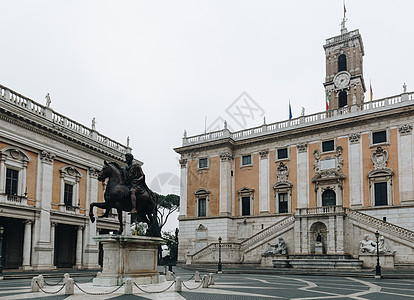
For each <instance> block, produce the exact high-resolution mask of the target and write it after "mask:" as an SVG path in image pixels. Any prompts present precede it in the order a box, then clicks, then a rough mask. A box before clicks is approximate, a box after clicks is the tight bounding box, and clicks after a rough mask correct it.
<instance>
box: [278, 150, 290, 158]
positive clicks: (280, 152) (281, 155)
mask: <svg viewBox="0 0 414 300" xmlns="http://www.w3.org/2000/svg"><path fill="white" fill-rule="evenodd" d="M285 158H288V149H287V148H283V149H277V159H285Z"/></svg>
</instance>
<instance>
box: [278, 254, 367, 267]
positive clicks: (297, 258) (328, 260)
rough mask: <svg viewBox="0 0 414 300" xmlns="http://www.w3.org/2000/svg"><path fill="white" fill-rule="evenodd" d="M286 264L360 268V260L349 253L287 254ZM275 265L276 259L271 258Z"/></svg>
mask: <svg viewBox="0 0 414 300" xmlns="http://www.w3.org/2000/svg"><path fill="white" fill-rule="evenodd" d="M287 263H288V266H289V267H291V268H296V269H361V268H362V261H360V260H359V259H357V258H353V257H352V256H351V255H348V254H345V255H336V254H320V255H317V254H315V255H289V258H288V259H287ZM273 264H274V266H275V267H276V266H277V265H278V261H277V260H273Z"/></svg>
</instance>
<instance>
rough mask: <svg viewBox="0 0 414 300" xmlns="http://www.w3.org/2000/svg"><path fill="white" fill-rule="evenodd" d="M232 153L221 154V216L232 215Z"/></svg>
mask: <svg viewBox="0 0 414 300" xmlns="http://www.w3.org/2000/svg"><path fill="white" fill-rule="evenodd" d="M232 160H233V157H232V155H231V153H230V152H225V153H222V154H220V215H221V216H230V215H231V163H232Z"/></svg>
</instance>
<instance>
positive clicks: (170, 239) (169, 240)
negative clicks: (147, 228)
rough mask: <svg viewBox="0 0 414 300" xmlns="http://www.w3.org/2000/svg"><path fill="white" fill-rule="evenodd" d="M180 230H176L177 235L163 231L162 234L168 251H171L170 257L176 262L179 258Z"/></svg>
mask: <svg viewBox="0 0 414 300" xmlns="http://www.w3.org/2000/svg"><path fill="white" fill-rule="evenodd" d="M176 234H178V230H176V233H173V232H172V231H163V232H162V238H163V239H164V241H165V243H166V245H167V247H168V249H169V250H170V257H171V260H172V261H174V262H176V261H177V256H178V237H177V235H176Z"/></svg>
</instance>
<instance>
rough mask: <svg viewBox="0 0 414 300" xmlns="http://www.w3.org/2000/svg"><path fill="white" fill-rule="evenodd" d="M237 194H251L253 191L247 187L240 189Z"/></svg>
mask: <svg viewBox="0 0 414 300" xmlns="http://www.w3.org/2000/svg"><path fill="white" fill-rule="evenodd" d="M237 193H239V194H253V193H254V189H249V188H248V187H242V188H241V189H240V190H238V191H237Z"/></svg>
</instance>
